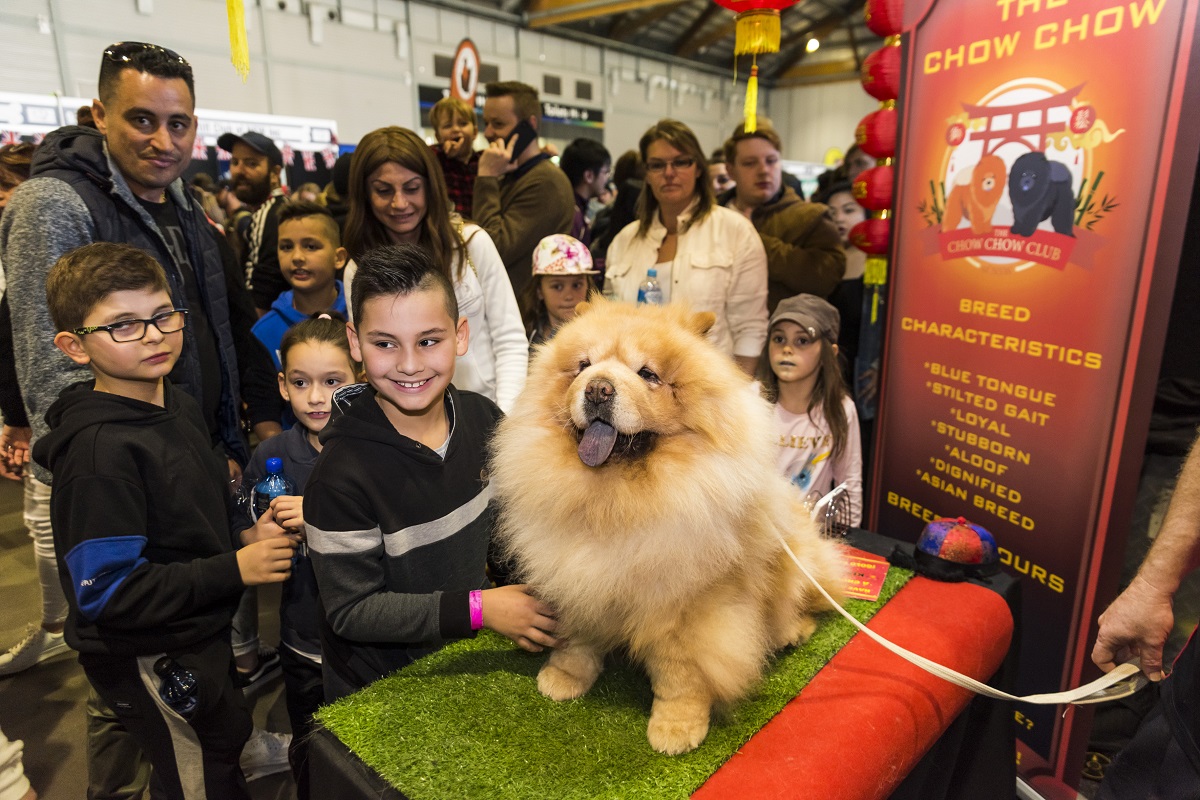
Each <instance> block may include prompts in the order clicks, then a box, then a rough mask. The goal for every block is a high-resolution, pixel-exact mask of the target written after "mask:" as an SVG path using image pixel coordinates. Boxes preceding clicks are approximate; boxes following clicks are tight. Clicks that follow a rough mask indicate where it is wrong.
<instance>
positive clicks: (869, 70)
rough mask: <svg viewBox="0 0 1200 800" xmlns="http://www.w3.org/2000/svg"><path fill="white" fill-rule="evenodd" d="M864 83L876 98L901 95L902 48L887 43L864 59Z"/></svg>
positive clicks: (868, 92) (881, 98)
mask: <svg viewBox="0 0 1200 800" xmlns="http://www.w3.org/2000/svg"><path fill="white" fill-rule="evenodd" d="M862 85H863V88H864V89H866V90H867V94H869V95H871V97H874V98H875V99H876V100H895V99H896V98H897V97H899V96H900V48H899V47H898V46H891V45H885V46H884V47H881V48H879V49H878V50H876V51H875V52H874V53H871V55H869V56H867V57H866V59H864V60H863V65H862Z"/></svg>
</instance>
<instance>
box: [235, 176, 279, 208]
mask: <svg viewBox="0 0 1200 800" xmlns="http://www.w3.org/2000/svg"><path fill="white" fill-rule="evenodd" d="M233 193H234V194H235V195H237V199H238V200H241V201H242V202H243V203H246V204H247V205H252V206H260V205H262V204H263V203H265V202H267V198H268V197H270V196H271V178H270V177H269V176H268V177H267V178H265V179H264V180H262V181H261V182H259V183H254V182H252V181H245V182H243V181H238V182H237V183H236V184H234V187H233Z"/></svg>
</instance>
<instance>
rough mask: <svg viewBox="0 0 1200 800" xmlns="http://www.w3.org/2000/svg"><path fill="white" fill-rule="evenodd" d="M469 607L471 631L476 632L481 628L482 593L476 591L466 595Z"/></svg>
mask: <svg viewBox="0 0 1200 800" xmlns="http://www.w3.org/2000/svg"><path fill="white" fill-rule="evenodd" d="M467 602H468V603H469V604H470V606H471V630H473V631H477V630H479V629H480V628H482V627H483V592H481V591H479V590H478V589H476V590H475V591H473V592H471V593H470V594H469V595H467Z"/></svg>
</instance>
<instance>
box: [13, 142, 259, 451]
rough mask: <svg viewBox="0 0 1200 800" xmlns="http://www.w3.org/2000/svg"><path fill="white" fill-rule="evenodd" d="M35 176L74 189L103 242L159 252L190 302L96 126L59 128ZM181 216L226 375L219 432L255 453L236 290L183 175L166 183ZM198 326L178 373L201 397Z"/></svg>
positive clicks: (187, 338) (177, 296) (228, 443)
mask: <svg viewBox="0 0 1200 800" xmlns="http://www.w3.org/2000/svg"><path fill="white" fill-rule="evenodd" d="M30 177H31V178H56V179H58V180H60V181H63V182H64V183H66V184H68V185H69V186H71V188H73V189H74V190H75V191H76V193H78V194H79V196H80V198H81V199H82V200H83V201H84V203H85V204H86V205H87V207H88V210H89V211H90V212H91V217H92V223H93V224H94V225H95V227H96V233H97V236H96V239H95V240H96V241H102V242H124V243H126V244H131V245H134V246H135V247H140V248H141V249H143V250H145V251H146V252H148V253H150V255H152V256H154V258H155V259H157V260H158V262H159V263H160V264H162V266H163V269H164V270H166V273H167V280H168V282H169V283H170V286H171V297H172V299H173V300H174V302H175V303H176V304H177V305H180V306H186V294H185V289H184V286H185V280H184V277H183V272H182V270H183V269H185V268H186V267H185V266H184V265H182V264H179V263H178V262H177V261H176V260H175V258H174V256H172V254H171V249H170V247H168V245H167V242H166V240H165V239H164V238H163V234H162V232H161V231H160V230H159V228H158V226H157V225H156V224H155V223H154V220H153V219H152V218H151V217H150V214H149V213H148V212H147V211H146V210H145V209H144V208H142V207H141V205H139V204H138V203H137V202H136V200H135V199H134V197H133V195H132V193H131V192H130V191H129V188H128V187H127V186H126V185H125V183H124V181H121V182H117V181H115V180H114V178H113V175H112V172H111V171H110V169H109V161H108V155H107V153H106V151H105V147H104V137H103V136H101V135H100V133H99V132H97V131H95V130H92V129H91V128H81V127H76V126H68V127H65V128H59V129H58V130H56V131H52V132H51V133H50V134H49V135H47V136H46V139H45V141H43V142H42V145H41V146H40V147H38V149H37V151H36V152H35V153H34V157H33V163H32V164H31V166H30ZM167 191H168V193H169V194H170V197H171V199H172V201H173V202H174V204H175V208H176V211H177V212H178V215H179V223H180V225H181V226H182V228H183V235H184V239H185V240H186V241H187V246H188V259H189V261H191V263H192V265H193V266H194V268H195V270H196V273H197V274H196V282H197V284H198V287H199V290H200V296H201V300H202V304H203V306H204V308H203V311H204V313H205V315H206V316H207V318H208V322H209V326H210V328H211V330H212V332H213V335H214V336H215V337H216V344H217V355H218V358H219V360H220V371H221V374H220V376H219V378H220V381H221V392H220V401H219V405H218V415H219V416H218V420H217V423H218V435H219V436H220V439H221V441H222V443H223V444H224V445H225V448H226V450H227V451H228V452H229V454H230V455H232V456H233V457H234V458H236V459H237V460H238V461H239V462H241V463H243V464H245V463H246V461H247V460H248V459H249V456H250V453H249V448H248V447H247V445H246V441H245V439H244V438H243V437H242V433H241V391H240V384H239V379H238V361H237V351H236V348H235V344H234V339H235V337H234V332H233V328H232V324H231V322H230V313H229V296H228V292H227V284H226V277H225V268H224V265H223V264H222V261H221V253H220V250H219V249H218V245H217V241H216V236H215V231H214V229H213V228H212V226H211V225H210V224H209V222H208V220H207V218H206V217H205V216H204V212H203V210H201V208H200V206H199V204H197V203H196V201H195V199H194V198H193V197H192V196H191V194H190V193H188V192H186V191H184V190H183V187H182V181H178V180H177V181H176V182H175V183H173V184H172V185H171V186H169V187H167ZM192 337H193V333H192V331H191V328H190V326H189V328H185V329H184V347H183V353H182V355H181V356H180V358H179V361H178V363H176V365H175V369H174V370H172V372H171V379H172V381H174V382H175V384H176V385H177V386H178V387H179V388H180V389H183V390H184V391H185V392H187V393H188V394H190V395H192V397H195V398H196V399H197V402H200V400H201V398H202V396H203V381H204V376H202V375H201V368H200V355H199V353H198V350H197V347H196V344H195V342H194V340H193V338H192Z"/></svg>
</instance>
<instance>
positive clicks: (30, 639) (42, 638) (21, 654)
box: [0, 622, 71, 676]
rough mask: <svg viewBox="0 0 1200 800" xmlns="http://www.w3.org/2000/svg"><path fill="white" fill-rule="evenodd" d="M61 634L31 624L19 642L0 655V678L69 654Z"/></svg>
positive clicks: (68, 648) (36, 624)
mask: <svg viewBox="0 0 1200 800" xmlns="http://www.w3.org/2000/svg"><path fill="white" fill-rule="evenodd" d="M70 650H71V648H70V647H68V646H67V643H66V640H64V639H63V635H62V632H61V631H60V632H59V633H50V632H48V631H47V630H46V629H45V628H43V627H42V626H41V625H39V624H38V623H36V622H35V623H32V624H31V625H30V626H29V628H28V629H27V630H26V631H25V636H24V637H22V639H21V641H19V642H17V643H16V644H14V645H13V646H12V647H10V648H8V652H7V653H3V654H0V676H4V675H16V674H17V673H18V672H21V671H23V670H27V669H29V668H30V667H32V666H33V665H34V664H37V663H40V662H42V661H45V660H46V659H48V658H54V657H55V656H58V655H62V654H63V653H66V652H69V651H70Z"/></svg>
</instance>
